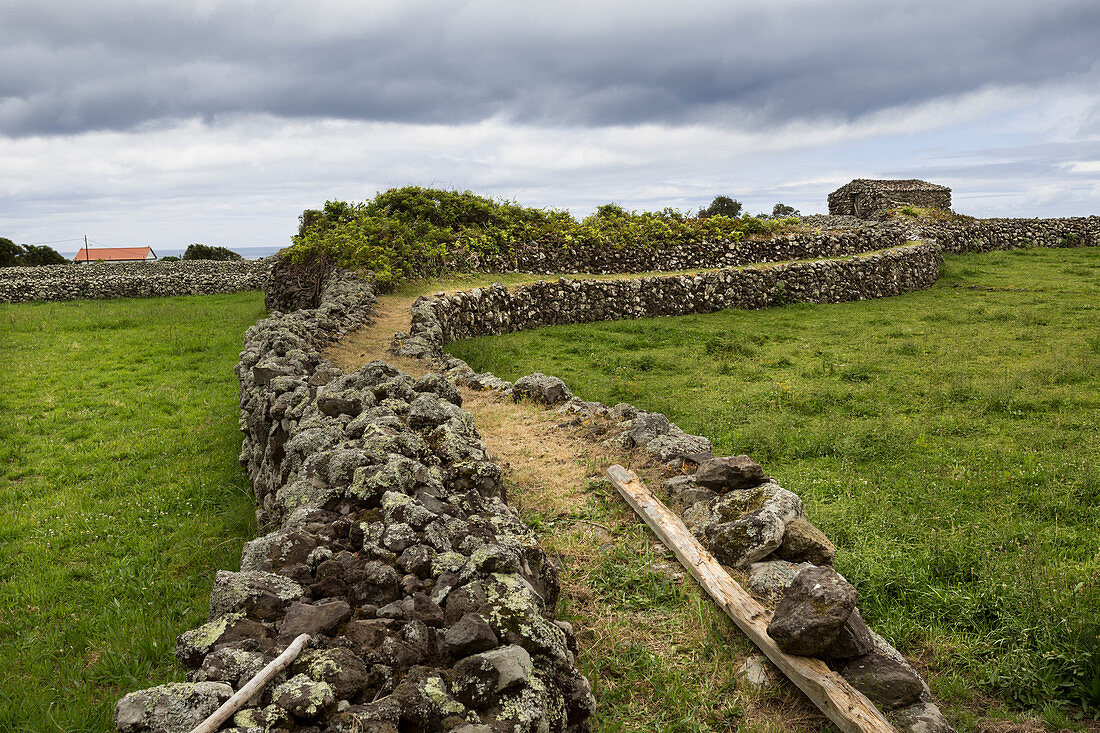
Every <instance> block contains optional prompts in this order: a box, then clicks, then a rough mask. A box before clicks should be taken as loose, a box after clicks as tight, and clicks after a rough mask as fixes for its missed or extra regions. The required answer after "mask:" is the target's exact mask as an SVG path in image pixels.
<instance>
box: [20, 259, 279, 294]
mask: <svg viewBox="0 0 1100 733" xmlns="http://www.w3.org/2000/svg"><path fill="white" fill-rule="evenodd" d="M271 265H272V260H271V259H266V260H235V261H232V262H216V261H212V260H187V261H180V262H92V263H89V264H86V265H84V264H81V265H77V264H72V265H47V266H45V267H4V268H0V303H25V302H30V301H36V300H53V301H58V300H79V299H89V298H158V297H164V296H170V295H210V294H214V293H238V292H242V291H248V290H261V289H263V286H264V281H265V280H266V278H267V274H268V271H269V270H270V269H271Z"/></svg>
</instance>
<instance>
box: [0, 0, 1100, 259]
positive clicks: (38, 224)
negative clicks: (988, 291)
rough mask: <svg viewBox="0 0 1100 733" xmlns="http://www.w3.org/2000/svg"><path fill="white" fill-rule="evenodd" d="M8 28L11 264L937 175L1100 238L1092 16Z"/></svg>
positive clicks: (398, 14) (99, 19)
mask: <svg viewBox="0 0 1100 733" xmlns="http://www.w3.org/2000/svg"><path fill="white" fill-rule="evenodd" d="M0 29H2V33H3V39H4V40H3V43H2V44H0V236H7V237H9V238H11V239H14V240H15V241H17V242H35V243H37V242H51V241H54V242H56V241H57V240H66V239H71V238H75V237H80V236H83V235H84V234H87V235H88V236H89V237H91V238H92V239H93V240H95V241H98V242H102V243H105V244H110V245H118V246H122V245H130V244H152V245H153V246H154V248H155V247H158V246H159V247H162V248H166V247H183V246H186V245H187V244H188V243H190V242H202V243H206V244H219V245H226V246H229V247H248V246H263V245H285V244H287V243H289V237H290V235H291V234H293V232H294V231H295V229H296V223H297V217H298V215H299V214H300V213H301V211H302V210H303V209H304V208H314V207H318V206H320V205H322V204H323V203H324V201H325V200H327V199H343V200H355V201H361V200H363V199H366V198H369V197H371V196H373V195H374V194H375V193H376V192H377V191H378V190H380V189H385V188H389V187H392V186H401V185H407V184H418V185H425V186H439V187H446V188H458V189H470V190H473V191H475V192H477V193H482V194H485V195H489V196H493V197H503V198H509V199H516V200H518V201H519V202H520V203H524V204H528V205H535V206H552V207H556V208H569V209H571V210H572V211H573V212H574V213H576V214H578V215H584V214H587V213H589V212H591V211H592V210H593V209H594V208H595V207H596V206H597V205H598V204H601V203H605V202H608V201H616V202H618V203H620V204H622V205H624V206H626V207H627V208H631V209H654V208H656V209H660V208H664V207H665V206H672V207H675V208H679V209H682V210H689V209H694V208H696V207H698V206H700V205H705V204H707V203H709V201H710V200H711V199H712V198H713V197H714V196H715V195H716V194H727V195H730V196H733V197H735V198H738V199H740V200H741V201H743V202H745V204H746V207H747V208H748V209H749V210H750V211H754V212H755V211H770V210H771V207H772V205H773V204H774V203H775V202H776V201H783V202H786V203H788V204H791V205H793V206H795V207H796V208H798V209H800V210H801V211H802V212H803V213H813V212H823V211H825V210H826V196H827V194H828V192H829V191H831V190H833V189H835V188H836V187H838V186H840V185H842V184H844V183H846V182H847V181H848V180H850V179H852V178H925V179H928V180H931V181H934V182H936V183H941V184H945V185H948V186H950V187H951V188H952V189H953V191H954V193H953V196H954V204H955V209H956V210H957V211H960V212H963V213H969V214H974V215H978V216H1065V215H1087V214H1100V51H1098V48H1100V2H1097V1H1096V0H1046V2H1042V3H1037V2H1034V1H1033V0H1027V1H1023V0H981V1H972V0H949V1H943V0H925V1H924V2H921V3H912V2H894V1H892V0H866V1H865V0H852V1H849V2H835V1H834V2H824V1H822V0H817V1H810V0H752V1H749V2H741V1H738V2H707V1H703V2H691V3H688V4H686V6H685V5H682V4H679V5H678V4H674V3H669V2H663V3H659V4H658V3H649V2H644V1H639V0H631V1H630V2H625V1H622V2H621V1H619V0H608V1H601V0H588V1H587V2H569V1H567V0H566V1H562V0H557V1H555V2H541V1H539V2H531V1H524V0H508V1H507V2H505V1H501V2H497V1H492V2H461V1H459V0H451V1H449V2H421V1H418V0H400V1H398V2H388V1H384V2H383V1H374V2H372V1H370V0H311V2H308V3H305V2H292V1H288V0H268V1H267V2H260V1H258V0H256V1H248V0H224V1H222V0H194V1H192V2H186V3H182V2H178V0H175V1H164V2H159V1H157V0H142V1H140V2H139V1H136V0H116V1H114V2H108V1H104V0H81V1H62V0H35V1H34V2H28V1H27V0H0ZM55 246H56V247H57V248H58V249H59V250H65V249H72V247H71V245H69V244H66V243H59V244H57V245H55Z"/></svg>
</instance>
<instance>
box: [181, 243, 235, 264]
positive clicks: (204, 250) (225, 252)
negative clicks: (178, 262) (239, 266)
mask: <svg viewBox="0 0 1100 733" xmlns="http://www.w3.org/2000/svg"><path fill="white" fill-rule="evenodd" d="M183 259H185V260H218V261H219V262H228V261H230V260H240V259H244V258H243V257H241V256H240V255H239V254H237V253H236V252H234V251H233V250H231V249H227V248H225V247H211V246H210V245H207V244H189V245H188V246H187V249H186V250H185V251H184V253H183Z"/></svg>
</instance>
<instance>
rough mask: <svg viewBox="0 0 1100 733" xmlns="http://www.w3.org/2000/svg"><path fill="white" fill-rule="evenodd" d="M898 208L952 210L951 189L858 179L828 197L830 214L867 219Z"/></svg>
mask: <svg viewBox="0 0 1100 733" xmlns="http://www.w3.org/2000/svg"><path fill="white" fill-rule="evenodd" d="M897 206H924V207H928V208H931V209H942V210H944V211H950V210H951V189H950V188H948V187H947V186H940V185H937V184H935V183H929V182H928V181H920V180H917V179H915V178H911V179H909V180H904V181H891V180H876V179H871V178H857V179H855V180H854V181H852V182H851V183H849V184H846V185H844V186H841V187H840V188H838V189H837V190H835V191H833V192H832V193H831V194H829V213H830V214H831V215H833V216H842V215H847V216H858V217H859V218H861V219H869V218H871V217H872V216H874V214H875V213H876V212H878V211H881V210H883V209H892V208H895V207H897Z"/></svg>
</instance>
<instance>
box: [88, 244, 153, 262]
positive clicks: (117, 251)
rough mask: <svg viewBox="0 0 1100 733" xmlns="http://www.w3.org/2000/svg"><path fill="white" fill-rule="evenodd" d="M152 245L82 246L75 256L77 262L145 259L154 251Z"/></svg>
mask: <svg viewBox="0 0 1100 733" xmlns="http://www.w3.org/2000/svg"><path fill="white" fill-rule="evenodd" d="M152 251H153V248H152V247H87V248H81V250H80V251H79V252H77V253H76V257H74V258H73V260H74V261H75V262H95V261H96V260H107V261H111V260H144V259H146V258H148V256H149V254H150V253H152Z"/></svg>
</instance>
